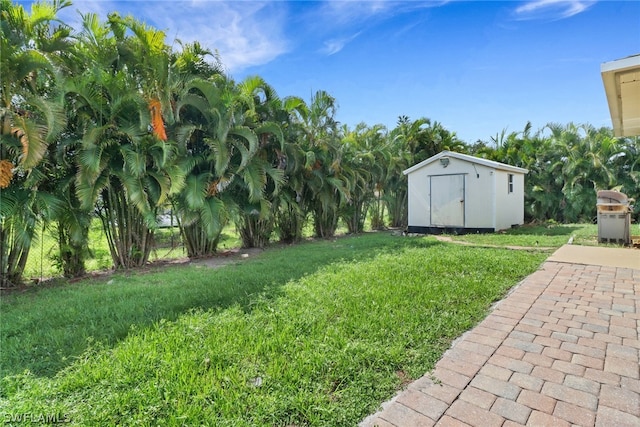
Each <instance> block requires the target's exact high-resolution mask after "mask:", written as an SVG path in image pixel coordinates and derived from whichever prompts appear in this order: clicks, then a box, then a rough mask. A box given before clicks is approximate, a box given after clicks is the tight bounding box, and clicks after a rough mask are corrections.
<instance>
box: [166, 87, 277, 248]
mask: <svg viewBox="0 0 640 427" xmlns="http://www.w3.org/2000/svg"><path fill="white" fill-rule="evenodd" d="M175 111H176V123H177V127H176V130H175V134H176V140H177V142H178V147H179V157H180V158H181V164H182V167H183V172H184V173H185V175H186V179H185V187H184V190H183V191H182V192H181V193H180V194H177V195H176V196H175V197H174V199H173V200H174V206H175V208H176V210H177V212H178V213H179V217H180V220H181V231H182V234H183V238H184V241H185V244H186V246H187V254H188V255H189V256H190V257H195V256H203V255H209V254H211V253H214V252H215V251H216V248H217V245H218V241H219V236H220V233H221V232H222V228H223V227H224V226H225V225H226V224H227V222H228V221H229V220H230V218H231V217H232V213H233V211H234V210H235V211H236V212H237V210H238V209H239V205H238V200H237V194H236V192H238V191H241V192H243V191H246V192H247V197H248V199H249V200H250V201H251V202H255V201H259V200H260V199H261V197H262V194H263V193H262V192H263V190H264V182H265V180H264V176H263V175H261V172H260V170H259V168H254V167H252V166H255V164H254V165H252V164H251V161H252V159H253V158H254V155H255V153H256V152H257V150H258V147H259V141H258V136H257V135H256V133H255V132H254V131H253V130H252V129H251V128H249V127H248V126H245V124H244V123H245V113H246V112H247V104H246V102H244V101H243V100H242V97H240V96H239V94H238V91H237V90H236V87H235V85H234V83H233V82H232V81H230V80H228V79H227V78H226V77H224V76H222V75H217V76H214V77H213V78H212V79H210V80H202V79H194V80H193V81H191V82H190V86H188V87H187V88H186V94H185V96H183V97H182V98H181V100H179V102H178V103H177V104H176V109H175Z"/></svg>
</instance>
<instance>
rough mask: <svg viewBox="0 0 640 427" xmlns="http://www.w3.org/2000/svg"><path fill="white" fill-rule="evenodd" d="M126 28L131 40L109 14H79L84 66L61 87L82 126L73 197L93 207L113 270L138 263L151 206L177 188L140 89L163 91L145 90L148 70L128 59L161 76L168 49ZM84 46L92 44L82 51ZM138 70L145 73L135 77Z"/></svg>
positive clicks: (152, 218) (152, 222)
mask: <svg viewBox="0 0 640 427" xmlns="http://www.w3.org/2000/svg"><path fill="white" fill-rule="evenodd" d="M126 24H127V25H129V26H130V27H131V28H133V29H135V31H134V36H126V35H125V36H123V33H124V29H123V27H124V24H123V23H122V22H121V21H119V20H118V19H117V18H116V17H112V19H111V20H110V22H109V25H105V24H100V23H99V21H98V20H97V18H96V17H95V15H87V16H85V17H84V30H85V31H84V32H83V34H81V37H80V41H79V42H78V49H81V50H83V52H81V53H80V55H82V56H84V58H86V60H87V64H88V67H87V70H86V71H85V73H84V74H83V75H78V76H76V78H74V82H73V84H72V85H71V86H70V88H69V90H68V97H69V98H71V99H73V100H74V101H73V102H74V105H75V106H76V108H78V109H79V110H82V111H79V112H78V114H80V115H81V116H82V117H83V119H84V124H83V129H85V131H84V135H83V140H82V146H81V148H80V150H79V153H78V164H79V172H78V180H77V195H78V198H79V199H80V201H81V202H82V207H83V208H85V209H86V208H92V207H94V206H95V211H96V214H97V215H98V217H99V218H100V220H101V222H102V225H103V229H104V231H105V234H106V236H107V240H108V243H109V249H110V252H111V256H112V260H113V263H114V266H115V267H116V268H129V267H135V266H141V265H144V264H145V263H146V261H147V260H148V257H149V254H150V251H151V249H152V247H153V230H154V229H155V227H156V214H157V212H158V209H159V207H160V206H162V205H163V204H164V203H165V201H166V200H167V198H168V196H169V195H171V194H173V193H175V192H177V191H178V190H179V189H180V188H181V186H182V185H183V180H182V178H183V176H182V174H181V170H180V169H179V168H178V167H177V166H176V164H175V156H176V154H177V148H176V146H175V144H171V143H168V142H166V141H165V140H166V136H165V135H164V134H163V132H164V129H163V127H164V123H163V122H160V125H161V127H159V126H158V122H157V114H158V112H156V113H154V112H153V111H150V109H149V95H148V94H147V93H145V90H144V89H146V90H147V91H153V90H157V91H162V89H163V87H162V86H161V85H160V83H158V84H157V85H154V86H153V88H152V89H149V88H148V87H145V82H147V81H148V80H150V79H151V77H150V76H149V75H147V74H145V73H148V72H149V70H148V69H147V68H145V67H144V66H142V65H141V64H140V63H139V62H135V61H136V59H139V60H140V62H145V63H146V64H147V65H149V61H154V60H155V61H157V63H156V62H153V65H149V67H150V68H151V69H152V70H154V71H157V72H158V74H159V75H160V76H161V75H162V74H163V73H166V72H165V71H164V68H163V67H164V64H166V63H167V62H168V60H166V59H165V58H164V57H163V55H165V56H166V55H168V52H167V51H166V49H165V48H164V47H163V46H162V45H161V44H160V43H159V41H158V36H157V34H158V33H157V32H155V31H154V30H150V29H146V28H143V27H141V26H136V24H135V22H133V21H131V20H128V21H126ZM145 31H148V33H147V32H145ZM148 39H151V40H152V41H153V43H151V42H149V40H148ZM91 46H96V47H97V46H100V47H99V50H91V52H86V50H87V49H90V47H91ZM145 48H149V49H150V50H149V52H147V56H144V57H143V56H136V55H129V54H128V53H129V52H130V51H134V52H141V51H144V49H145ZM89 60H91V62H90V61H89ZM139 69H143V70H145V71H144V72H142V71H140V72H139V73H137V74H136V70H139ZM158 81H162V79H161V78H159V79H158ZM151 96H154V95H151ZM151 109H153V106H152V108H151ZM154 114H155V116H154ZM150 129H151V131H150Z"/></svg>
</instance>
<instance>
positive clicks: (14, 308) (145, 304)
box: [0, 232, 440, 377]
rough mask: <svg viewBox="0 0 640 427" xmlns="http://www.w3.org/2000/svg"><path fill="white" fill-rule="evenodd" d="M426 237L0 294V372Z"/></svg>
mask: <svg viewBox="0 0 640 427" xmlns="http://www.w3.org/2000/svg"><path fill="white" fill-rule="evenodd" d="M438 245H440V243H438V242H436V241H433V240H431V239H425V238H420V237H418V238H409V237H400V236H393V235H391V234H390V233H386V232H385V233H365V234H361V235H356V236H348V237H341V238H336V239H332V240H321V241H315V242H308V243H302V244H298V245H292V246H278V247H275V248H271V249H267V250H265V251H264V252H263V253H261V254H259V255H258V256H256V257H255V258H253V259H249V260H245V261H242V262H238V263H236V264H231V265H227V266H226V267H224V268H218V269H211V268H207V267H202V266H167V267H166V268H163V269H162V270H160V271H152V272H145V273H141V272H135V271H132V272H127V273H118V274H113V275H110V276H108V277H106V278H102V279H98V280H96V279H88V280H83V281H80V282H78V283H73V284H64V285H62V286H57V287H49V288H44V289H40V290H37V291H31V292H27V293H26V294H23V295H14V296H10V297H5V298H3V301H2V302H1V306H0V311H1V313H2V322H1V324H0V348H2V352H1V353H0V377H4V376H7V375H13V374H18V373H22V372H24V371H25V370H29V371H31V372H32V373H33V374H35V375H38V376H53V375H55V373H56V372H58V371H59V370H61V369H63V368H64V367H66V366H68V365H69V364H70V363H72V362H73V360H74V359H75V358H76V357H78V356H80V355H81V354H82V353H83V352H85V351H86V350H87V348H88V347H90V346H92V345H93V344H92V343H96V342H97V343H100V345H104V346H107V347H110V346H113V345H115V344H116V343H117V342H119V341H120V340H122V339H124V338H125V337H126V336H127V334H128V333H129V331H130V330H131V328H132V327H135V328H136V329H138V330H139V329H140V328H145V327H150V326H152V325H153V324H154V323H156V322H158V321H160V320H162V319H166V320H169V321H172V320H175V319H177V318H178V317H179V316H180V315H181V314H184V313H186V312H189V311H193V310H222V309H225V308H227V307H230V306H235V305H239V306H240V307H242V308H243V309H245V310H247V311H248V310H250V307H251V304H252V301H254V300H255V298H256V296H257V295H262V296H266V297H268V298H273V297H276V296H277V295H279V289H280V288H281V286H282V285H284V284H286V283H287V282H289V281H292V280H296V279H299V278H300V277H302V276H305V275H308V274H313V273H314V272H316V271H318V269H320V268H322V267H324V266H327V265H330V264H332V263H336V262H341V261H347V262H349V261H356V262H357V261H364V260H368V259H372V258H374V257H375V256H377V255H378V254H384V253H397V252H398V251H402V250H403V249H405V248H416V247H418V248H430V247H434V246H438Z"/></svg>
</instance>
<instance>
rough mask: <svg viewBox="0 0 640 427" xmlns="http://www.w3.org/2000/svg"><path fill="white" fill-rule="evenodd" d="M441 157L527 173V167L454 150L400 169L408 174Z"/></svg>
mask: <svg viewBox="0 0 640 427" xmlns="http://www.w3.org/2000/svg"><path fill="white" fill-rule="evenodd" d="M442 157H452V158H454V159H458V160H462V161H465V162H469V163H475V164H477V165H482V166H486V167H489V168H492V169H497V170H503V171H507V172H513V173H521V174H526V173H529V171H528V170H527V169H523V168H519V167H516V166H511V165H507V164H505V163H500V162H494V161H493V160H487V159H483V158H480V157H474V156H470V155H468V154H461V153H456V152H454V151H442V152H440V153H438V154H436V155H435V156H432V157H429V158H428V159H427V160H423V161H422V162H420V163H418V164H416V165H413V166H411V167H410V168H409V169H406V170H404V171H402V173H403V174H405V175H408V174H410V173H411V172H413V171H415V170H418V169H421V168H423V167H425V166H427V165H428V164H430V163H433V162H435V161H437V160H440V159H441V158H442Z"/></svg>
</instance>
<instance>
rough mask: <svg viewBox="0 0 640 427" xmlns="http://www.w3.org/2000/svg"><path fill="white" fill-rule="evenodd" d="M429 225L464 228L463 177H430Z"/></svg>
mask: <svg viewBox="0 0 640 427" xmlns="http://www.w3.org/2000/svg"><path fill="white" fill-rule="evenodd" d="M430 186H431V187H430V188H431V191H430V192H431V225H432V226H436V227H464V175H462V174H460V175H439V176H431V177H430Z"/></svg>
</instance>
